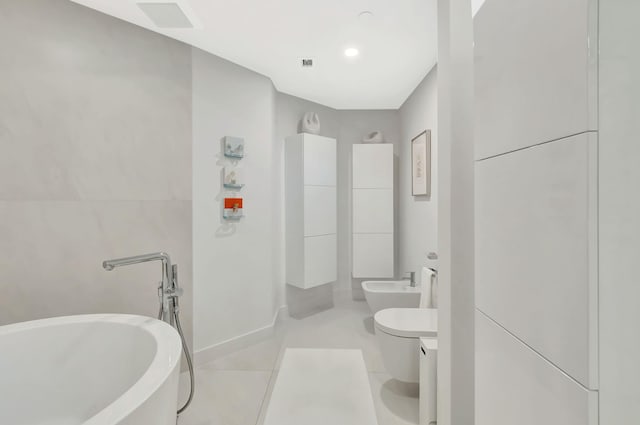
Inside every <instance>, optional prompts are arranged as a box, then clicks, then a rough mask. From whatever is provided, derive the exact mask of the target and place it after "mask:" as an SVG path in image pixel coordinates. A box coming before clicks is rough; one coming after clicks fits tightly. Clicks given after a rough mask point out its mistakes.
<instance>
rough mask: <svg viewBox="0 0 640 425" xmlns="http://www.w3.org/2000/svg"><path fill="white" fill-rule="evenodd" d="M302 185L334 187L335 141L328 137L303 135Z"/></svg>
mask: <svg viewBox="0 0 640 425" xmlns="http://www.w3.org/2000/svg"><path fill="white" fill-rule="evenodd" d="M304 184H305V185H313V186H335V185H336V141H335V139H329V138H328V137H321V136H314V135H311V134H305V135H304Z"/></svg>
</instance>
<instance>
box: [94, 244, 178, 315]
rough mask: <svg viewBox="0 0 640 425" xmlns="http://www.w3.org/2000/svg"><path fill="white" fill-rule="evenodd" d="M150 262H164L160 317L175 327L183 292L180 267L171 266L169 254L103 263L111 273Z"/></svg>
mask: <svg viewBox="0 0 640 425" xmlns="http://www.w3.org/2000/svg"><path fill="white" fill-rule="evenodd" d="M149 261H162V283H161V285H160V287H159V288H158V297H159V299H160V305H161V307H160V308H161V313H160V316H161V317H159V319H162V320H164V321H165V322H167V323H169V324H170V325H173V324H174V315H175V313H177V312H179V311H176V310H178V297H179V296H180V295H182V290H181V289H180V287H179V286H178V265H177V264H171V258H170V257H169V255H168V254H166V253H164V252H156V253H153V254H144V255H135V256H133V257H125V258H116V259H114V260H105V261H103V262H102V267H104V269H105V270H108V271H111V270H113V269H115V268H116V267H122V266H130V265H132V264H140V263H147V262H149Z"/></svg>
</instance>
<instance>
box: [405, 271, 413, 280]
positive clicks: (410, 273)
mask: <svg viewBox="0 0 640 425" xmlns="http://www.w3.org/2000/svg"><path fill="white" fill-rule="evenodd" d="M404 274H405V277H408V278H410V279H411V280H415V278H416V272H404Z"/></svg>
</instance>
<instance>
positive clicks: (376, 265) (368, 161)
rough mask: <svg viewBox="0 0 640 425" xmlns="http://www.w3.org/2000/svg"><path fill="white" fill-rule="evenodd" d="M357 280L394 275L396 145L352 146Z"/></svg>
mask: <svg viewBox="0 0 640 425" xmlns="http://www.w3.org/2000/svg"><path fill="white" fill-rule="evenodd" d="M352 172H353V175H352V185H353V195H352V200H353V209H352V213H353V216H352V217H353V222H352V229H353V239H352V243H353V270H352V275H353V277H354V278H391V277H393V276H394V252H395V251H394V219H393V217H394V214H393V145H391V144H360V145H353V167H352Z"/></svg>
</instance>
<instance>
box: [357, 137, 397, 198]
mask: <svg viewBox="0 0 640 425" xmlns="http://www.w3.org/2000/svg"><path fill="white" fill-rule="evenodd" d="M352 171H353V188H354V189H393V145H390V144H379V145H353V170H352Z"/></svg>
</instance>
